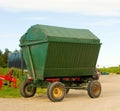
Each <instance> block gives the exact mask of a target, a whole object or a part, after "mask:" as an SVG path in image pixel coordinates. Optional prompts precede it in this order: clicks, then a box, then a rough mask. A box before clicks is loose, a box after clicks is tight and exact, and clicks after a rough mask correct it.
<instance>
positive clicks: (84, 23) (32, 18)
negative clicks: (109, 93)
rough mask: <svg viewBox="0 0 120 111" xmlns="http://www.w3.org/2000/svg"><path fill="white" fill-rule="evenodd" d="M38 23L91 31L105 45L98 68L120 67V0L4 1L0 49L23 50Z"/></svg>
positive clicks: (0, 3)
mask: <svg viewBox="0 0 120 111" xmlns="http://www.w3.org/2000/svg"><path fill="white" fill-rule="evenodd" d="M35 24H43V25H53V26H62V27H69V28H79V29H89V30H90V31H91V32H92V33H94V34H95V35H96V36H97V37H98V38H99V39H100V41H101V43H102V45H101V49H100V52H99V56H98V61H97V66H98V65H99V67H112V66H119V65H120V51H119V48H120V43H119V42H120V0H99V1H98V0H1V1H0V50H2V51H3V52H4V50H5V49H6V48H8V49H9V50H10V51H14V50H16V49H17V50H20V47H19V44H20V43H19V39H20V37H21V36H22V35H23V34H24V33H25V32H26V31H27V30H28V28H30V27H31V26H32V25H35Z"/></svg>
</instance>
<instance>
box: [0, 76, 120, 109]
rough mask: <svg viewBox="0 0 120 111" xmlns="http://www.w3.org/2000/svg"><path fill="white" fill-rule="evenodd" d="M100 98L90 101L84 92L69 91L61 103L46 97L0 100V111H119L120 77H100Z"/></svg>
mask: <svg viewBox="0 0 120 111" xmlns="http://www.w3.org/2000/svg"><path fill="white" fill-rule="evenodd" d="M100 83H101V85H102V93H101V96H100V97H99V98H97V99H91V98H90V97H89V96H88V95H87V92H86V91H83V90H82V91H81V90H70V92H69V94H68V95H67V96H66V97H65V98H64V100H63V101H62V102H56V103H55V102H51V101H49V99H48V98H47V96H46V95H41V96H40V95H38V96H35V97H32V98H27V99H26V98H9V99H8V98H0V111H120V75H110V76H107V75H104V76H101V77H100Z"/></svg>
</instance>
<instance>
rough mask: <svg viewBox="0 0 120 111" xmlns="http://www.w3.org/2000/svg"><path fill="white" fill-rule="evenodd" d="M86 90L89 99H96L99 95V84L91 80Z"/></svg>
mask: <svg viewBox="0 0 120 111" xmlns="http://www.w3.org/2000/svg"><path fill="white" fill-rule="evenodd" d="M87 90H88V95H89V96H90V97H91V98H97V97H99V96H100V94H101V84H100V83H99V82H98V81H97V80H93V81H91V82H90V83H89V84H88V88H87Z"/></svg>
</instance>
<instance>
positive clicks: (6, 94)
mask: <svg viewBox="0 0 120 111" xmlns="http://www.w3.org/2000/svg"><path fill="white" fill-rule="evenodd" d="M12 69H13V70H14V72H13V76H14V77H16V79H17V88H14V87H13V86H11V87H8V85H3V86H2V89H1V90H0V97H1V98H18V97H21V95H20V84H21V83H22V82H23V79H22V75H21V70H20V69H16V68H12ZM9 70H10V69H9V68H0V75H5V74H7V72H9ZM2 81H3V80H2ZM6 82H7V81H5V80H4V81H3V83H6ZM45 93H46V89H42V88H37V92H36V94H37V95H39V94H45Z"/></svg>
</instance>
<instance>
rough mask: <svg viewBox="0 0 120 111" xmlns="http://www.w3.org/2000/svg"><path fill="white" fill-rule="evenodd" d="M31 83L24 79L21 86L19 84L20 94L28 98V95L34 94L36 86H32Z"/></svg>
mask: <svg viewBox="0 0 120 111" xmlns="http://www.w3.org/2000/svg"><path fill="white" fill-rule="evenodd" d="M32 84H33V83H32V82H30V81H28V80H25V81H24V82H23V83H22V84H21V86H20V94H21V95H22V96H23V97H25V98H28V97H32V96H34V95H35V93H36V87H34V86H33V85H32Z"/></svg>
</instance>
